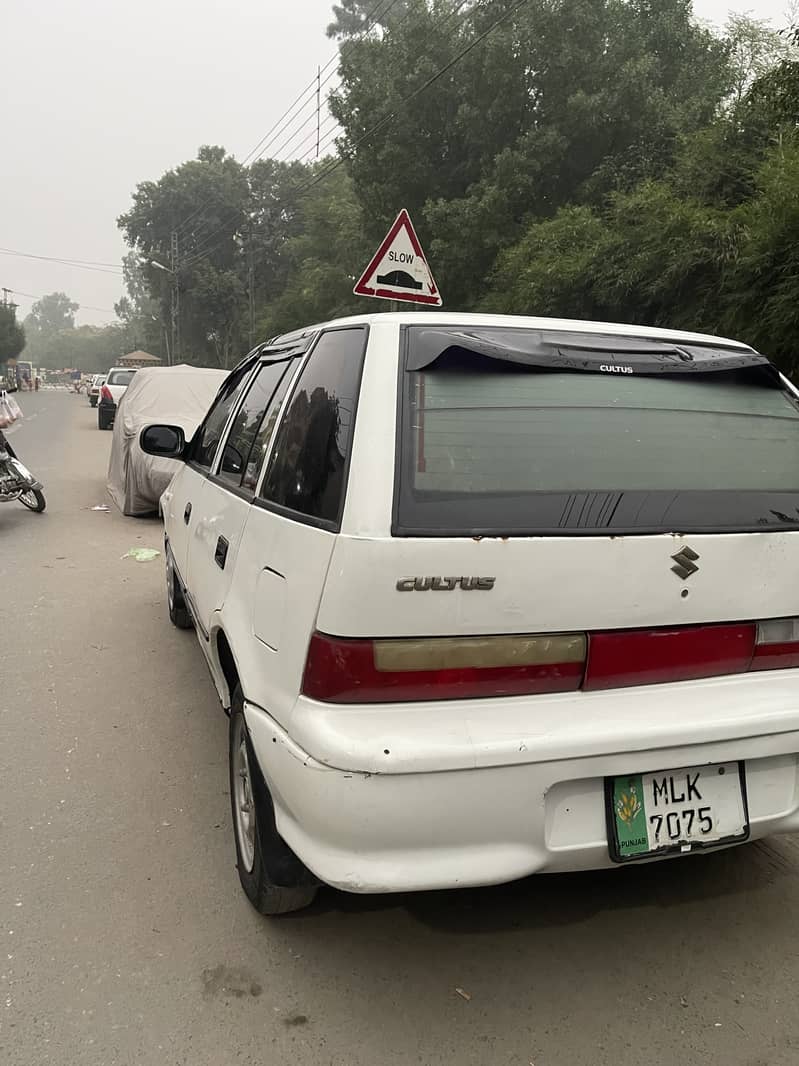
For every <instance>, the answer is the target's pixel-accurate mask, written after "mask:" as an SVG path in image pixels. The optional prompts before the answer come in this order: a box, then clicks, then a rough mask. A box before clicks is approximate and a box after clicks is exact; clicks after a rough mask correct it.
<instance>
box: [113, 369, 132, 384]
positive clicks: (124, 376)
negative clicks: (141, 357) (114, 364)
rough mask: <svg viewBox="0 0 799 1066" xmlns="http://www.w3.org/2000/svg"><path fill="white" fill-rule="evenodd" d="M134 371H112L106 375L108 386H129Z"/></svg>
mask: <svg viewBox="0 0 799 1066" xmlns="http://www.w3.org/2000/svg"><path fill="white" fill-rule="evenodd" d="M135 373H136V371H135V370H114V371H112V372H111V373H110V374H109V375H108V381H107V382H106V384H108V385H130V383H131V381H133V375H134V374H135Z"/></svg>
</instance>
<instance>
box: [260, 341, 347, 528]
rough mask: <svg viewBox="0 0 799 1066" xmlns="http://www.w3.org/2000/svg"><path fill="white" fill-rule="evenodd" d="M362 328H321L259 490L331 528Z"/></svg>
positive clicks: (342, 480)
mask: <svg viewBox="0 0 799 1066" xmlns="http://www.w3.org/2000/svg"><path fill="white" fill-rule="evenodd" d="M366 338H367V330H366V329H365V328H361V327H359V328H354V329H340V330H331V331H329V332H327V333H323V334H322V335H321V336H320V338H319V340H318V341H317V343H316V345H315V347H314V349H313V351H312V352H311V354H310V356H309V357H308V361H307V362H306V364H305V366H304V368H303V370H302V372H301V374H300V376H299V379H298V381H297V385H296V387H295V388H294V391H293V393H292V396H291V398H290V400H289V403H288V407H287V410H286V413H285V414H284V416H283V420H282V422H281V424H280V427H279V429H278V431H277V436H276V438H275V446H274V449H273V451H272V457H271V459H270V463H269V468H268V470H267V473H266V478H265V480H264V485H263V489H262V491H261V495H262V497H263V499H264V500H265V501H267V502H268V503H270V504H273V505H276V506H277V507H279V508H285V509H287V510H289V511H292V512H295V513H296V514H299V515H304V516H306V517H307V518H309V519H312V520H314V521H316V522H318V523H320V524H322V525H324V526H326V527H330V528H333V527H336V526H337V525H338V524H339V522H340V520H341V511H342V508H343V505H344V491H345V486H346V474H347V467H348V460H349V453H350V444H351V441H352V430H353V426H354V419H355V407H356V403H357V398H358V389H359V387H360V380H361V369H362V367H363V357H364V351H365V349H366Z"/></svg>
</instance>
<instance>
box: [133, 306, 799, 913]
mask: <svg viewBox="0 0 799 1066" xmlns="http://www.w3.org/2000/svg"><path fill="white" fill-rule="evenodd" d="M798 397H799V394H798V393H797V390H796V389H795V388H794V387H793V386H792V385H790V384H789V382H788V381H787V380H786V379H785V378H784V377H782V376H781V375H780V374H779V373H778V371H777V370H776V369H775V368H774V367H773V366H772V365H771V364H770V363H769V361H768V360H767V359H766V358H765V357H764V356H762V355H759V354H758V353H757V352H755V351H754V350H753V349H751V348H749V347H747V346H746V345H744V344H740V343H737V342H735V341H731V340H722V339H718V338H714V337H708V336H703V335H700V334H691V333H676V332H669V331H666V330H661V329H649V328H645V327H642V326H624V325H606V324H603V323H589V322H566V321H553V320H547V319H535V318H511V317H502V316H482V315H465V314H429V313H416V314H387V315H379V316H366V317H363V318H354V319H347V320H342V321H338V322H331V323H329V324H327V325H324V326H317V327H313V328H310V329H307V330H303V331H301V332H297V333H292V334H289V335H287V336H284V337H281V338H279V339H278V340H277V341H275V342H273V343H271V344H269V345H265V346H263V347H261V348H259V349H257V350H256V351H255V352H254V353H253V354H251V355H250V356H249V357H248V358H247V359H246V360H245V361H244V362H243V363H241V364H240V366H238V367H237V368H236V370H234V371H233V373H232V374H231V375H230V377H229V378H228V379H227V382H226V383H225V385H224V387H223V388H222V389H221V391H220V393H219V395H218V397H217V399H216V401H215V403H214V405H213V406H212V408H211V410H210V411H209V413H208V416H207V417H206V419H205V420H204V422H203V423H202V425H201V426H200V428H199V430H198V431H197V432H196V433H195V434H194V436H193V438H192V439H191V441H190V442H189V443H188V444H187V443H186V441H185V438H184V434H183V433H182V432H181V430H180V429H179V428H170V427H169V426H166V425H157V426H151V427H148V428H146V429H145V430H144V431H143V434H142V446H143V448H144V450H145V451H148V452H149V453H150V454H153V455H170V456H172V457H174V458H180V459H182V460H184V465H183V466H182V468H181V470H180V471H179V473H178V474H177V475H176V476H175V479H174V480H173V482H172V483H171V485H170V487H169V488H168V490H167V491H166V492H165V493H164V496H163V499H162V509H163V513H164V520H165V535H166V540H165V543H166V553H165V555H166V573H167V591H168V602H169V614H170V617H171V619H172V621H173V622H174V623H175V624H176V625H178V626H190V625H191V624H192V623H193V624H194V626H195V628H196V633H197V637H198V640H199V644H200V647H201V648H202V649H203V652H204V654H205V656H206V658H207V660H208V663H209V666H210V669H211V673H212V676H213V678H214V681H215V683H216V687H217V689H218V692H219V695H220V697H221V700H222V704H223V706H224V707H225V708H227V709H228V710H229V712H230V727H229V762H230V792H231V802H232V814H233V824H234V831H235V832H234V835H235V842H236V851H237V857H238V869H239V877H240V880H241V884H242V886H243V888H244V891H245V892H246V894H247V895H248V897H249V899H250V900H251V901H252V903H253V904H254V905H255V906H256V907H257V908H258V909H259V910H261V911H262V912H264V913H278V912H280V911H286V910H290V909H294V908H297V907H300V906H303V905H304V904H307V903H308V902H309V901H310V900H311V899H312V897H313V895H314V892H315V891H316V887H317V885H318V884H319V883H321V882H324V883H327V884H330V885H334V886H336V887H338V888H340V889H345V890H348V891H351V892H391V891H398V890H403V891H404V890H419V889H439V888H449V887H452V886H468V885H486V884H494V883H499V882H505V881H509V880H512V879H514V878H520V877H524V876H526V875H528V874H532V873H536V872H541V871H553V870H558V871H564V870H585V869H592V868H602V867H614V866H620V865H624V864H626V863H630V862H635V861H640V860H652V859H660V858H664V857H666V856H681V855H686V854H693V853H695V852H699V851H703V850H708V849H710V850H712V849H717V848H720V847H726V846H730V845H733V844H738V843H740V842H743V841H745V840H747V839H753V838H757V837H763V836H766V835H770V834H773V833H778V832H787V831H792V830H796V829H797V828H799V794H797V790H796V780H797V769H798V760H799V756H797V752H799V699H797V691H798V686H799V543H798V542H797V533H798V531H799V398H798ZM690 869H692V867H689V868H687V876H690Z"/></svg>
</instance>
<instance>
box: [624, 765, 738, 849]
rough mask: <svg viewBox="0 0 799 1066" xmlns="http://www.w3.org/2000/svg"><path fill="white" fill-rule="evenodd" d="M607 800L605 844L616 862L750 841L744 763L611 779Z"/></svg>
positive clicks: (696, 767)
mask: <svg viewBox="0 0 799 1066" xmlns="http://www.w3.org/2000/svg"><path fill="white" fill-rule="evenodd" d="M605 796H606V802H607V820H608V843H609V847H610V855H611V858H612V859H614V860H615V861H616V862H629V861H630V860H632V859H644V858H647V857H649V856H652V855H662V854H665V853H666V852H674V851H682V852H689V851H693V850H694V849H697V848H708V847H713V846H716V845H719V844H727V843H733V842H735V841H742V840H746V838H747V837H748V836H749V813H748V810H747V805H746V778H745V776H744V766H743V763H738V762H729V763H715V764H711V765H709V766H688V767H683V768H682V769H680V770H660V771H659V772H657V773H653V774H626V775H625V776H623V777H609V778H607V779H606V782H605Z"/></svg>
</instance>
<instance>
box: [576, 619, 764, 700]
mask: <svg viewBox="0 0 799 1066" xmlns="http://www.w3.org/2000/svg"><path fill="white" fill-rule="evenodd" d="M754 649H755V627H754V626H753V625H732V626H695V627H691V628H685V627H681V628H679V629H650V630H645V629H644V630H630V631H627V632H624V631H622V632H617V633H592V634H591V637H590V643H589V649H588V665H587V667H586V671H585V682H584V683H583V688H584V689H586V690H589V691H590V690H595V689H604V688H625V687H627V686H629V685H657V684H659V683H663V682H667V681H690V680H693V679H696V678H698V677H710V676H712V675H713V674H741V673H743V672H744V671H745V670H748V669H749V665H750V663H751V662H752V654H753V652H754Z"/></svg>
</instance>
